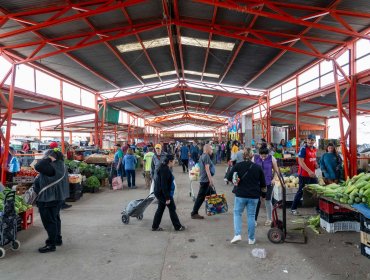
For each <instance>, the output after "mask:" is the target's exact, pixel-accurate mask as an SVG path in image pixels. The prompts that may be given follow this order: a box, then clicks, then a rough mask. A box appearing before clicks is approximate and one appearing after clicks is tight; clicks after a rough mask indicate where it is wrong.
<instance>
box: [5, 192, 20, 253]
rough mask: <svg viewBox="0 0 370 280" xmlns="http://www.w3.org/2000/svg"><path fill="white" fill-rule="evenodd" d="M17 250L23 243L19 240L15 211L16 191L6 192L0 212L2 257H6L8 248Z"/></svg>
mask: <svg viewBox="0 0 370 280" xmlns="http://www.w3.org/2000/svg"><path fill="white" fill-rule="evenodd" d="M9 244H10V248H11V249H12V250H13V251H16V250H18V249H19V248H20V246H21V243H20V242H19V241H18V240H17V214H16V213H15V191H8V192H5V195H4V209H3V211H2V212H0V258H3V257H5V253H6V248H7V247H8V245H9Z"/></svg>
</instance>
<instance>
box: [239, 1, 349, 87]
mask: <svg viewBox="0 0 370 280" xmlns="http://www.w3.org/2000/svg"><path fill="white" fill-rule="evenodd" d="M340 1H342V0H335V1H334V2H332V3H331V4H330V5H329V6H328V8H327V9H329V10H330V9H332V8H333V7H336V5H338V4H339V3H340ZM323 17H324V15H321V16H320V17H318V18H316V19H315V20H314V21H313V22H314V23H318V22H319V21H320V20H322V19H323ZM311 29H312V27H307V28H305V29H304V30H303V31H302V32H300V33H299V34H298V36H299V37H301V36H303V35H304V34H306V33H307V32H309V31H310V30H311ZM297 42H298V41H294V42H291V43H290V44H289V47H293V46H294V45H295V44H296V43H297ZM286 52H287V50H282V51H280V53H278V54H277V55H276V56H275V57H274V58H273V59H272V60H271V61H270V62H269V63H267V64H266V65H265V66H264V67H263V68H262V69H261V70H260V71H259V72H258V73H257V74H256V75H254V76H253V77H252V78H251V79H250V80H249V81H248V82H247V83H246V84H245V85H244V86H245V87H247V86H249V85H250V84H251V83H253V82H254V81H255V80H256V79H257V78H259V77H260V76H261V75H262V74H263V73H265V72H266V71H267V70H268V69H270V67H271V66H272V65H273V64H274V63H275V62H276V61H278V60H279V59H280V58H281V57H282V56H283V55H284V54H285V53H286Z"/></svg>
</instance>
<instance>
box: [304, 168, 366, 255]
mask: <svg viewBox="0 0 370 280" xmlns="http://www.w3.org/2000/svg"><path fill="white" fill-rule="evenodd" d="M305 188H306V189H308V190H309V191H310V192H312V193H314V194H315V195H317V196H318V197H320V204H319V206H320V226H321V227H322V228H324V229H325V230H326V231H327V232H330V233H334V232H337V231H356V232H360V238H361V254H362V255H364V256H366V257H368V258H370V174H369V173H368V174H365V173H360V174H358V175H356V176H353V177H352V178H351V179H347V180H346V181H345V182H343V183H342V184H330V185H327V186H320V185H318V184H310V185H307V186H306V187H305Z"/></svg>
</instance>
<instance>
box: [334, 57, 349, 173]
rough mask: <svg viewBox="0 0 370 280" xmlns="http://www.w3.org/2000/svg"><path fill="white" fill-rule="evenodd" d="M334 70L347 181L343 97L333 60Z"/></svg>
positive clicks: (346, 169)
mask: <svg viewBox="0 0 370 280" xmlns="http://www.w3.org/2000/svg"><path fill="white" fill-rule="evenodd" d="M333 69H334V85H335V96H336V99H337V107H338V116H339V129H340V144H341V147H342V155H343V167H344V176H345V179H347V178H348V176H349V175H350V173H349V166H348V150H347V146H346V138H345V134H344V125H343V105H342V97H341V93H340V86H339V79H338V69H337V64H336V63H335V61H334V60H333Z"/></svg>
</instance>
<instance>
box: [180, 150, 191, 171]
mask: <svg viewBox="0 0 370 280" xmlns="http://www.w3.org/2000/svg"><path fill="white" fill-rule="evenodd" d="M180 153H181V154H180V159H181V162H182V171H183V172H184V173H185V169H186V172H189V169H188V163H189V148H188V147H187V146H186V145H184V144H182V147H181V150H180Z"/></svg>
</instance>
